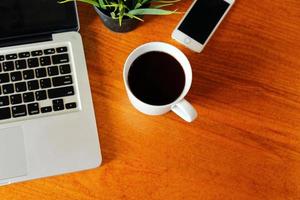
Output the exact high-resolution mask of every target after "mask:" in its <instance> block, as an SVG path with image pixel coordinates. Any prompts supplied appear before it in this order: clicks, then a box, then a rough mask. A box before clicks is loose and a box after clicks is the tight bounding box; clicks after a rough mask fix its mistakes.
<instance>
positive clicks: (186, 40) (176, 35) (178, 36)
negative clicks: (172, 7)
mask: <svg viewBox="0 0 300 200" xmlns="http://www.w3.org/2000/svg"><path fill="white" fill-rule="evenodd" d="M197 1H201V0H195V1H194V2H193V3H192V5H191V6H190V7H189V9H188V10H187V12H186V13H185V15H184V17H183V18H182V19H181V21H180V22H179V23H178V25H177V26H176V28H175V29H174V31H173V33H172V38H173V39H175V40H176V41H178V42H179V43H181V44H183V45H185V46H186V47H188V48H189V49H191V50H193V51H195V52H198V53H200V52H201V51H202V50H203V49H204V47H205V46H206V44H207V43H208V42H209V40H210V39H211V37H212V35H213V34H214V33H215V31H216V30H217V28H218V27H219V25H220V24H221V22H222V21H223V19H224V18H225V16H226V15H227V13H228V12H229V10H230V9H231V7H232V5H233V4H234V2H235V0H224V1H225V2H227V3H229V8H228V9H227V10H226V12H225V13H224V14H223V16H222V17H221V18H220V20H219V22H218V23H217V25H216V26H215V28H214V29H213V31H212V32H211V33H210V35H209V37H208V38H207V40H206V41H205V43H204V44H201V43H200V42H198V41H197V40H195V39H193V38H191V37H190V36H188V35H187V34H186V33H184V32H182V31H181V30H179V29H178V28H179V27H180V25H181V24H182V22H183V21H184V20H185V19H186V17H187V15H188V14H189V13H190V11H191V10H192V8H193V7H194V5H195V4H196V2H197Z"/></svg>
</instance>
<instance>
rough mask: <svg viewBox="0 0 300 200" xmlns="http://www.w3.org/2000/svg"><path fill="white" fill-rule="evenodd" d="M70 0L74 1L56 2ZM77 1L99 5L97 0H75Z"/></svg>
mask: <svg viewBox="0 0 300 200" xmlns="http://www.w3.org/2000/svg"><path fill="white" fill-rule="evenodd" d="M72 1H74V0H58V3H67V2H72ZM77 1H80V2H83V3H88V4H91V5H93V6H96V7H100V4H99V2H97V1H94V0H77Z"/></svg>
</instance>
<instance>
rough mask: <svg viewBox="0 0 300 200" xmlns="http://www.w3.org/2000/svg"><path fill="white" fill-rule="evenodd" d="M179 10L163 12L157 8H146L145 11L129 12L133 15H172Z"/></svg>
mask: <svg viewBox="0 0 300 200" xmlns="http://www.w3.org/2000/svg"><path fill="white" fill-rule="evenodd" d="M176 11H177V10H174V11H170V10H163V9H157V8H144V9H135V10H131V11H129V12H128V14H131V15H171V14H174V13H176Z"/></svg>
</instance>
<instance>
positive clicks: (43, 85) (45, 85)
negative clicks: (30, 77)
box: [40, 78, 51, 89]
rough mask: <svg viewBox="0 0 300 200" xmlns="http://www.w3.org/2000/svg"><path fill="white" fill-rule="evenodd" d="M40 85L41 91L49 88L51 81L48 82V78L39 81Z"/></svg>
mask: <svg viewBox="0 0 300 200" xmlns="http://www.w3.org/2000/svg"><path fill="white" fill-rule="evenodd" d="M40 85H41V88H42V89H44V88H50V87H51V80H50V78H45V79H41V80H40Z"/></svg>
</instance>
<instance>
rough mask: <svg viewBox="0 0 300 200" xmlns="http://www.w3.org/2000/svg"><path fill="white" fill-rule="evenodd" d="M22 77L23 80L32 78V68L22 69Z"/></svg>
mask: <svg viewBox="0 0 300 200" xmlns="http://www.w3.org/2000/svg"><path fill="white" fill-rule="evenodd" d="M23 78H24V79H25V80H29V79H33V78H34V71H33V70H32V69H29V70H24V71H23Z"/></svg>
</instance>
